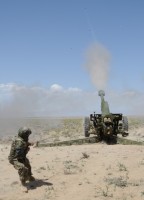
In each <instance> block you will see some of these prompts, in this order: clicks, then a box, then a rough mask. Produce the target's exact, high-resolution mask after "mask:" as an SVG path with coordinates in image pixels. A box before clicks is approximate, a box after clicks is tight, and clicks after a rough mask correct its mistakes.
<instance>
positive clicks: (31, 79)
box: [0, 0, 144, 117]
mask: <svg viewBox="0 0 144 200" xmlns="http://www.w3.org/2000/svg"><path fill="white" fill-rule="evenodd" d="M143 10H144V1H143V0H41V1H40V0H23V1H22V0H21V1H20V0H13V1H11V0H1V1H0V117H17V116H19V117H20V116H22V117H23V116H26V117H28V116H35V117H40V116H87V115H89V114H91V113H93V112H98V113H99V112H101V110H100V98H99V96H98V91H99V90H101V89H103V90H105V94H106V95H105V99H106V100H107V101H108V103H109V106H110V111H111V112H112V113H123V114H124V115H144V21H143V20H144V12H143Z"/></svg>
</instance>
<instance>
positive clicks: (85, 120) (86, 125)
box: [84, 117, 90, 137]
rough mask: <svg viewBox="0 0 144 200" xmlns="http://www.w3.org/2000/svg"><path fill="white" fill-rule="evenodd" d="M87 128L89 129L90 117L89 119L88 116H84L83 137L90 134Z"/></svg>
mask: <svg viewBox="0 0 144 200" xmlns="http://www.w3.org/2000/svg"><path fill="white" fill-rule="evenodd" d="M89 130H90V119H89V117H85V118H84V135H85V137H89V136H90V133H89Z"/></svg>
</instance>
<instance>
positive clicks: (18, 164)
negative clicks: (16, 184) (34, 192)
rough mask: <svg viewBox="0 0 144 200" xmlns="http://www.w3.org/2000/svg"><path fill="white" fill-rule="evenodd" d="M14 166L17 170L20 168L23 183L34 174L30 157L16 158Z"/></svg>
mask: <svg viewBox="0 0 144 200" xmlns="http://www.w3.org/2000/svg"><path fill="white" fill-rule="evenodd" d="M13 166H14V168H15V169H16V170H18V174H19V178H20V181H21V183H25V181H26V180H28V179H29V177H30V176H31V175H32V172H31V165H30V162H29V160H28V158H25V159H23V160H15V161H14V162H13Z"/></svg>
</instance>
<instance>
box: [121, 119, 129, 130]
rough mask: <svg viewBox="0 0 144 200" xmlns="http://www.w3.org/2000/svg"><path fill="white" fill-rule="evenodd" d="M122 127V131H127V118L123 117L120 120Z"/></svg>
mask: <svg viewBox="0 0 144 200" xmlns="http://www.w3.org/2000/svg"><path fill="white" fill-rule="evenodd" d="M122 124H123V125H122V126H123V130H124V131H128V118H127V117H126V116H123V118H122Z"/></svg>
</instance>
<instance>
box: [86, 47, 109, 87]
mask: <svg viewBox="0 0 144 200" xmlns="http://www.w3.org/2000/svg"><path fill="white" fill-rule="evenodd" d="M86 56H87V60H86V69H87V71H88V72H89V74H90V77H91V81H92V83H93V84H94V86H95V87H96V89H97V90H100V89H105V87H106V84H107V81H108V75H109V61H110V54H109V52H108V50H107V49H106V48H105V47H104V46H102V45H100V44H94V45H92V46H90V48H89V49H88V51H87V54H86Z"/></svg>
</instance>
